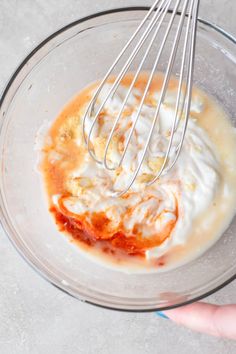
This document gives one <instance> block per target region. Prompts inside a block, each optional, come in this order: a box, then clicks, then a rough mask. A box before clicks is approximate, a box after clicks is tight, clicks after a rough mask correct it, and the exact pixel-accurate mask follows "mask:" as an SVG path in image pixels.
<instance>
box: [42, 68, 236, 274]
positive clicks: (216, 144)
mask: <svg viewBox="0 0 236 354" xmlns="http://www.w3.org/2000/svg"><path fill="white" fill-rule="evenodd" d="M131 79H132V75H128V76H127V77H126V78H125V80H124V81H123V82H122V85H121V86H120V87H119V89H118V90H117V92H116V94H115V95H114V96H113V97H112V98H111V99H109V100H108V101H107V102H106V104H105V106H104V108H103V110H102V111H101V113H100V115H99V117H98V122H97V124H96V125H95V127H94V129H93V133H92V135H91V146H92V147H93V151H94V153H95V155H96V157H97V158H98V159H102V158H103V157H104V152H105V148H106V142H107V138H108V134H109V133H110V131H111V128H112V126H113V124H114V120H115V118H116V117H117V114H118V112H119V110H120V107H121V105H122V102H123V100H124V98H125V96H126V93H127V90H128V87H129V84H130V81H131ZM146 80H147V77H146V75H145V74H143V75H141V76H140V78H139V80H138V82H137V84H136V86H135V89H134V90H133V91H132V93H131V95H130V97H129V100H128V102H127V104H126V106H125V107H124V110H123V112H122V115H121V119H120V121H119V124H118V125H117V128H116V130H115V132H114V136H113V138H112V140H111V144H110V145H109V149H108V151H107V163H108V166H110V167H114V168H115V169H114V170H107V169H104V167H103V166H102V165H99V164H97V163H96V162H95V161H94V160H93V159H92V158H91V156H90V155H89V153H88V152H87V149H86V147H85V143H84V139H83V134H82V118H83V115H84V112H85V109H86V107H87V104H88V102H89V99H90V97H91V95H92V93H93V92H94V89H95V87H96V84H95V85H91V87H89V88H87V89H85V90H84V91H83V92H82V93H80V94H79V95H78V97H76V98H75V99H74V101H72V102H71V103H70V104H69V105H68V106H67V107H66V108H65V109H64V111H63V112H62V113H61V114H60V116H59V117H58V119H57V120H56V121H55V122H54V124H53V125H52V127H51V129H50V132H49V135H48V137H47V142H46V143H45V146H44V150H43V151H44V157H43V164H42V170H43V173H44V177H45V181H46V186H47V191H48V195H49V201H50V210H51V211H52V212H53V213H54V215H55V218H56V221H57V224H58V225H59V227H60V229H61V230H62V231H66V232H67V233H68V234H69V235H71V236H72V238H73V239H74V240H76V241H77V242H78V244H79V246H80V248H81V249H83V250H84V251H85V252H86V253H89V254H90V255H92V257H93V258H94V257H95V258H96V259H99V260H100V261H104V262H105V263H106V264H108V263H109V264H110V265H113V266H117V265H119V266H121V265H123V266H124V267H129V268H130V269H132V267H133V269H140V268H143V269H149V270H150V269H155V270H159V269H167V268H170V267H175V266H177V265H179V264H182V263H185V262H187V261H189V260H191V259H193V258H195V257H197V256H198V255H199V254H201V253H202V252H204V251H205V250H206V249H207V248H208V247H210V245H212V243H213V242H215V241H216V240H217V239H218V237H219V236H220V235H221V234H222V232H223V231H224V230H225V229H226V227H227V226H228V224H229V223H230V221H231V219H232V217H233V215H234V213H235V210H236V192H235V190H236V169H235V166H236V157H235V154H233V153H232V152H233V151H234V152H235V151H236V134H235V130H234V128H233V127H232V126H231V125H230V123H229V121H228V119H227V118H226V117H225V115H224V113H223V112H222V110H221V109H220V108H219V107H218V106H217V105H216V103H215V102H214V101H212V99H210V98H209V97H208V96H206V94H204V93H203V92H202V91H200V90H199V89H197V88H194V90H193V95H192V102H191V109H190V119H189V123H188V129H187V133H186V136H185V141H184V145H183V148H182V151H181V154H180V156H179V159H178V161H177V163H176V164H175V165H174V167H173V168H172V169H171V170H170V171H169V173H167V174H166V175H164V176H162V177H161V178H160V179H158V180H157V181H156V182H155V183H154V184H152V185H150V186H147V185H146V184H147V183H148V182H150V181H151V180H153V178H155V176H156V175H157V173H158V171H160V168H161V166H162V164H163V161H164V156H165V152H166V150H167V147H168V143H169V139H170V133H171V127H172V124H173V120H174V116H175V103H176V93H177V85H178V82H177V81H176V79H172V80H171V83H170V85H169V87H168V91H167V94H166V97H165V101H164V103H163V104H162V105H161V108H160V113H159V116H158V120H157V124H156V126H155V130H154V134H153V137H152V140H151V144H150V146H149V149H148V151H147V155H146V157H145V159H144V163H143V165H142V168H141V170H140V172H139V174H138V177H137V179H136V181H135V183H134V184H133V185H132V187H131V189H130V190H129V191H128V192H127V193H126V194H124V195H123V196H121V197H118V198H117V197H113V195H112V193H111V191H112V190H116V191H122V190H124V189H125V188H126V186H127V185H128V183H129V181H130V179H131V177H132V175H133V173H134V171H135V169H136V167H137V165H138V163H139V161H140V159H141V156H142V152H143V148H144V146H145V142H146V141H147V136H148V133H149V131H150V128H151V124H152V122H153V117H154V115H155V110H156V106H157V104H158V100H159V97H160V90H161V85H162V76H161V75H157V76H156V77H155V79H154V81H153V83H152V85H151V87H150V90H149V92H148V95H147V98H146V100H145V102H144V105H143V108H142V110H141V114H140V118H139V120H138V121H137V124H136V126H135V129H134V134H133V135H132V138H131V141H130V144H129V148H128V149H127V154H126V155H125V158H124V160H123V162H122V164H121V166H120V167H117V166H118V163H119V161H120V158H121V156H122V153H123V152H124V149H125V146H126V142H127V139H128V136H129V133H130V129H131V127H132V125H133V123H134V121H135V118H136V113H137V110H138V107H139V103H140V98H141V96H142V92H143V89H144V87H145V83H146ZM110 87H111V83H107V84H106V85H105V87H104V89H103V91H102V93H101V95H100V96H99V100H98V102H97V104H96V106H95V108H94V112H96V111H97V109H98V107H99V103H101V102H102V100H103V98H104V97H105V95H106V93H107V92H108V90H109V89H110ZM93 114H94V113H93ZM183 118H184V117H181V118H180V121H179V125H178V129H177V131H176V133H175V135H174V140H173V148H172V149H171V151H170V155H169V159H168V164H170V163H171V162H172V161H173V159H174V157H175V151H176V148H177V147H178V144H179V142H180V140H181V134H182V130H183V125H184V119H183ZM92 121H93V116H92V118H91V119H90V120H88V121H87V122H88V124H86V133H87V134H88V132H89V128H90V126H91V123H92Z"/></svg>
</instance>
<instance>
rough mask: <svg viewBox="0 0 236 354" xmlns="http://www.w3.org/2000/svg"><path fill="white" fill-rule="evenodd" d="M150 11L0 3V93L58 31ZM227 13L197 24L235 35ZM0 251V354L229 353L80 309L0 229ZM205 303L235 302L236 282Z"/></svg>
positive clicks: (100, 2) (170, 331)
mask: <svg viewBox="0 0 236 354" xmlns="http://www.w3.org/2000/svg"><path fill="white" fill-rule="evenodd" d="M151 3H152V1H150V0H149V1H148V0H146V1H145V0H136V1H132V0H97V1H94V0H0V89H2V88H3V87H4V85H5V84H6V82H7V80H8V78H9V76H10V75H11V73H12V71H13V70H14V69H15V68H16V66H17V65H18V64H19V62H20V61H21V60H22V59H23V58H24V56H25V55H26V54H27V53H29V51H30V50H31V49H32V48H33V47H34V46H35V45H36V44H38V43H39V41H41V40H42V39H44V38H45V37H46V36H48V35H49V34H50V33H52V32H53V31H55V30H57V29H58V28H60V27H61V26H64V25H65V24H67V23H69V22H71V21H73V20H75V19H77V18H79V17H82V16H85V15H88V14H90V13H93V12H96V11H102V10H104V9H108V8H113V7H121V6H124V5H125V6H129V5H146V4H151ZM213 4H214V5H213ZM235 13H236V2H235V1H234V0H202V5H201V14H202V16H203V15H204V17H205V18H207V19H211V20H213V21H214V22H217V23H218V24H220V25H224V27H225V28H226V29H228V30H230V31H231V32H233V33H234V34H235V35H236V23H235V15H234V14H235ZM227 14H228V15H227ZM0 245H1V246H0V252H1V253H0V269H1V272H0V353H1V354H54V353H57V354H67V353H68V354H75V353H76V354H77V353H83V354H87V353H88V354H94V353H96V354H99V353H101V354H110V353H112V354H121V353H122V354H145V353H148V354H154V353H158V354H162V353H163V354H164V353H165V354H168V353H171V354H189V353H191V354H195V353H196V354H198V353H199V354H200V353H201V354H211V353H214V354H225V353H227V354H228V353H229V354H231V353H232V354H233V353H236V342H232V341H225V340H220V339H216V338H212V337H208V336H206V335H201V334H197V333H193V332H191V331H190V330H186V329H184V328H180V327H177V326H176V325H175V324H173V323H171V322H170V321H168V320H164V319H161V318H157V317H156V315H155V314H152V313H151V314H130V313H120V312H113V311H108V310H103V309H100V308H96V307H94V306H90V305H86V304H84V303H81V302H79V301H77V300H75V299H73V298H71V297H70V296H68V295H66V294H64V293H62V292H60V291H59V290H58V289H56V288H54V287H53V286H52V285H50V284H49V283H47V282H46V281H45V280H43V279H42V278H40V276H39V275H37V274H36V273H35V272H34V271H33V270H32V269H31V268H30V267H29V266H28V265H27V264H26V263H25V262H24V261H23V260H22V259H21V257H20V256H19V255H18V254H17V252H16V251H15V249H14V248H13V247H12V245H11V244H10V242H9V241H8V239H7V238H6V236H5V235H4V232H3V231H2V230H1V229H0ZM208 300H209V301H211V302H215V303H221V304H223V303H233V302H236V282H234V283H231V284H230V285H228V286H227V287H226V288H224V289H223V290H221V291H219V292H218V293H216V294H214V295H212V296H210V297H209V298H208Z"/></svg>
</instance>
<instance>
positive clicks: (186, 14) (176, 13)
mask: <svg viewBox="0 0 236 354" xmlns="http://www.w3.org/2000/svg"><path fill="white" fill-rule="evenodd" d="M199 1H200V0H157V1H155V2H154V4H153V5H152V7H151V8H150V10H149V11H148V13H147V15H146V16H145V18H144V19H143V20H142V21H141V23H140V25H139V26H138V28H137V29H136V31H135V32H134V34H133V35H132V37H131V38H130V40H129V41H128V42H127V44H126V45H125V47H124V48H123V49H122V50H121V52H120V53H119V55H118V56H117V58H116V60H115V61H114V63H113V64H112V66H111V67H110V69H109V70H108V72H107V73H106V75H105V77H104V78H103V80H102V81H101V83H100V84H99V86H98V87H97V89H96V90H95V93H94V94H93V97H92V99H91V101H90V103H89V105H88V107H87V109H86V112H85V114H84V118H83V134H84V139H85V143H86V146H87V149H88V152H89V154H90V155H91V157H92V158H93V159H94V160H95V161H96V162H97V163H99V164H102V165H103V167H104V168H105V169H107V170H113V169H115V168H117V167H119V166H122V162H123V160H124V158H125V156H126V154H127V151H128V149H129V144H130V141H131V139H132V136H133V134H134V129H135V126H136V123H137V121H138V119H140V114H141V111H142V108H143V105H144V102H145V99H146V97H147V95H148V91H149V88H150V85H151V83H152V80H153V78H154V75H155V73H156V72H157V70H159V64H160V58H161V56H162V55H163V53H164V51H165V50H166V46H167V41H168V39H169V37H170V35H173V31H174V39H172V40H171V47H170V53H169V56H168V59H167V61H166V68H165V70H164V75H163V83H162V87H161V90H160V97H159V100H158V102H157V105H156V107H155V114H154V116H153V121H152V124H151V128H150V131H149V134H148V137H147V141H146V143H145V144H144V148H143V150H142V154H141V159H139V162H138V165H137V167H136V169H135V171H134V172H133V175H132V176H131V178H130V180H129V181H128V183H127V186H126V188H125V189H124V190H122V191H120V190H119V191H114V193H113V194H114V196H122V195H123V194H125V193H126V192H127V191H128V190H129V189H130V188H131V186H132V185H133V183H134V181H135V180H136V178H137V176H138V174H139V172H140V169H141V167H142V164H143V162H144V159H145V157H146V154H147V151H148V148H149V145H150V141H151V139H152V136H153V132H154V129H155V126H156V124H157V121H158V117H159V112H160V108H161V105H162V104H163V103H164V100H165V96H166V92H167V89H168V84H169V81H170V78H171V76H173V68H174V66H176V65H178V68H179V69H178V87H177V94H176V102H175V114H174V120H173V124H172V127H171V130H170V137H169V141H168V147H167V149H166V151H165V155H164V159H163V163H162V166H161V168H160V169H159V170H158V172H157V173H156V176H154V178H153V179H152V180H151V181H149V182H147V183H146V185H151V184H153V183H154V182H155V181H157V179H159V178H160V177H161V176H162V175H164V174H166V173H168V171H170V169H172V167H173V166H174V165H175V163H176V161H177V159H178V157H179V155H180V152H181V149H182V146H183V142H184V137H185V133H186V129H187V123H188V118H189V114H190V106H191V96H192V83H193V69H194V57H195V43H196V31H197V17H198V8H199ZM160 34H161V37H160ZM157 38H161V39H160V40H158V43H157ZM145 44H146V46H147V48H145ZM157 44H158V48H157V50H156V49H155V48H154V45H155V46H157ZM130 48H131V49H130ZM153 49H154V50H156V54H155V60H154V63H153V66H152V69H151V70H150V71H149V76H148V79H147V82H146V84H145V89H144V91H143V95H142V97H141V100H140V103H139V106H138V109H137V112H136V116H135V119H134V121H133V124H132V127H131V128H130V131H129V134H128V138H127V140H126V143H125V147H124V150H123V153H122V155H121V158H120V161H119V164H118V165H117V166H112V167H111V166H109V164H108V160H107V154H108V150H109V147H110V144H111V142H112V139H113V136H114V134H115V132H116V128H117V125H118V123H119V120H120V119H121V116H122V112H123V111H124V109H125V107H126V104H127V101H128V99H129V97H130V94H131V93H132V91H133V89H134V87H135V83H136V81H137V79H138V77H139V74H140V72H141V70H142V69H143V67H144V65H145V62H146V60H147V58H148V55H149V54H150V51H151V50H153ZM129 50H130V51H131V53H130V54H129V55H128V52H129ZM144 50H145V51H144ZM178 51H180V57H181V60H180V61H179V62H180V63H177V59H176V58H177V52H178ZM178 53H179V52H178ZM139 56H140V59H139V64H138V67H137V70H136V72H135V73H134V76H133V78H132V82H131V84H130V87H129V88H128V90H127V94H126V95H125V98H124V100H123V103H122V105H121V107H120V109H119V112H118V114H117V116H116V118H115V120H114V123H113V126H112V129H111V131H110V132H109V134H108V137H107V141H106V147H105V151H104V156H103V159H99V158H98V157H97V156H96V155H95V152H94V149H93V145H92V143H91V137H92V133H93V131H94V128H95V125H96V123H97V121H98V118H99V115H100V113H101V112H102V110H103V108H104V105H105V104H106V102H107V101H108V100H109V98H112V97H114V94H115V93H116V91H117V89H118V88H119V86H120V85H121V81H122V79H123V78H124V76H125V75H126V74H127V73H128V71H129V69H130V67H131V65H132V64H133V63H134V60H138V58H139ZM122 60H124V64H123V62H122ZM120 63H121V64H122V68H121V70H120V72H119V73H118V75H116V78H115V80H114V82H113V83H112V85H111V87H110V88H109V90H108V93H107V94H106V96H105V98H104V97H103V99H102V102H101V103H99V105H96V103H97V102H98V98H99V94H100V93H101V91H102V89H103V87H104V85H105V84H106V83H107V82H108V80H109V77H110V76H111V75H112V73H113V72H114V69H115V68H116V67H117V65H118V64H120ZM162 71H163V70H162ZM95 105H96V106H98V108H97V109H96V111H95ZM92 116H93V120H92V123H90V125H89V131H87V126H86V125H87V124H88V120H89V118H90V119H91V117H92ZM180 117H182V122H183V124H181V129H182V130H181V134H180V139H179V141H178V144H177V146H175V147H173V148H174V149H175V154H174V159H172V160H171V163H169V155H170V152H171V149H172V145H173V140H174V135H175V133H176V131H177V129H178V126H179V121H180Z"/></svg>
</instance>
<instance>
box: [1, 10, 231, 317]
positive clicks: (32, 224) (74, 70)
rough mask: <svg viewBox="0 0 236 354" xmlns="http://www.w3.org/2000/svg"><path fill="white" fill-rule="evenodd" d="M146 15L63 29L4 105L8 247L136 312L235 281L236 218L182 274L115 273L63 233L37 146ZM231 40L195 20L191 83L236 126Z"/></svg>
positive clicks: (96, 299) (95, 297)
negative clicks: (48, 124)
mask: <svg viewBox="0 0 236 354" xmlns="http://www.w3.org/2000/svg"><path fill="white" fill-rule="evenodd" d="M146 11H147V9H146V8H129V9H119V10H113V11H108V12H103V13H99V14H96V15H93V16H90V17H87V18H84V19H81V20H78V21H76V22H74V23H72V24H70V25H68V26H66V27H65V28H63V29H61V30H59V31H58V32H56V33H55V34H53V35H52V36H50V37H49V38H47V39H46V40H45V41H44V42H43V43H41V44H40V45H39V46H38V47H37V48H36V49H35V50H33V52H32V53H31V54H30V55H29V56H28V57H27V58H26V59H25V60H24V62H23V63H22V64H21V65H20V67H19V68H18V69H17V71H16V72H15V73H14V75H13V77H12V78H11V80H10V82H9V84H8V85H7V87H6V89H5V91H4V93H3V96H2V99H1V108H0V117H1V121H0V126H1V136H0V159H1V176H0V203H1V222H2V224H3V227H4V229H5V231H6V233H7V234H8V236H9V238H10V240H11V241H12V242H13V244H14V245H15V246H16V248H17V250H18V251H19V252H20V254H21V255H23V257H24V258H25V259H26V260H27V261H28V262H29V263H30V264H31V265H33V267H34V268H35V269H36V270H38V272H40V273H41V274H42V275H43V276H44V277H45V278H46V279H48V280H49V281H50V282H51V283H53V284H54V285H56V286H57V287H58V288H60V289H62V290H64V291H66V292H68V293H69V294H71V295H73V296H75V297H76V298H78V299H81V300H83V301H87V302H90V303H93V304H97V305H100V306H104V307H108V308H113V309H120V310H130V311H148V310H156V309H166V308H170V307H173V306H179V305H184V304H187V303H189V302H192V301H195V300H197V299H200V298H203V297H204V296H207V295H209V294H210V293H212V292H213V291H216V290H217V289H219V288H221V287H222V286H224V285H226V284H227V283H228V282H230V281H231V280H232V279H233V278H234V276H235V274H236V218H234V220H233V222H232V223H231V225H230V227H229V228H228V230H227V231H226V232H225V233H224V235H223V236H222V237H221V239H220V240H219V241H218V242H217V243H216V244H215V245H214V246H213V247H212V248H211V249H209V250H208V251H207V252H206V253H205V254H204V255H202V256H201V257H200V258H198V259H196V260H195V261H192V262H190V263H189V264H186V265H184V266H182V267H180V268H178V269H175V270H171V271H168V272H165V273H159V274H140V275H137V274H136V275H135V274H133V275H129V274H125V273H122V272H119V271H113V270H109V269H107V268H104V267H102V266H100V265H98V264H96V263H93V262H92V261H90V260H88V259H87V258H86V257H83V256H81V255H80V253H79V252H78V250H77V248H76V247H74V246H72V245H71V244H70V242H68V239H67V238H66V237H64V236H63V235H61V234H60V233H59V232H58V231H57V228H56V226H55V224H54V220H53V219H52V217H51V215H50V214H49V212H48V206H47V201H46V197H45V193H44V191H43V187H42V183H41V176H40V175H39V174H38V173H37V172H36V169H35V166H36V164H37V152H36V151H35V150H34V144H35V135H36V132H37V131H38V129H39V128H40V127H41V126H42V124H43V123H44V122H45V121H52V120H53V119H55V117H56V116H57V114H58V113H59V112H60V111H61V109H62V107H63V105H65V103H67V102H68V100H70V99H71V97H73V96H74V95H75V94H76V93H77V92H78V91H80V89H82V88H83V87H84V86H86V85H87V84H88V83H90V82H91V81H94V80H97V79H99V78H101V77H103V75H104V74H105V72H106V70H107V68H108V66H109V65H110V63H111V62H112V61H113V60H114V58H115V57H116V55H117V53H118V52H119V50H120V49H121V48H122V47H123V45H124V43H125V42H126V41H127V39H128V38H129V37H130V36H131V34H132V33H133V31H134V29H135V28H136V27H137V25H138V23H139V22H140V19H141V18H143V17H144V15H145V13H146ZM235 43H236V42H235V39H234V38H232V37H231V36H230V35H228V34H227V33H225V32H224V31H223V30H221V29H219V28H217V27H216V26H213V25H211V24H210V23H207V22H204V21H202V20H199V28H198V42H197V54H196V65H195V83H196V84H197V85H198V86H200V87H201V88H203V89H204V90H205V91H206V92H208V93H210V94H212V95H213V96H214V97H215V98H216V100H217V101H218V102H219V103H220V104H221V105H222V106H223V107H224V109H225V110H226V111H227V113H228V115H229V116H230V117H231V118H232V122H233V124H234V125H235V124H236V119H235V112H236V109H235V102H236V46H235ZM152 55H154V53H153V54H152ZM150 60H151V58H150ZM164 62H165V60H164V61H163V63H164ZM163 63H161V66H160V67H159V70H161V69H162V64H163ZM148 68H149V63H147V65H146V69H148ZM232 153H235V152H232Z"/></svg>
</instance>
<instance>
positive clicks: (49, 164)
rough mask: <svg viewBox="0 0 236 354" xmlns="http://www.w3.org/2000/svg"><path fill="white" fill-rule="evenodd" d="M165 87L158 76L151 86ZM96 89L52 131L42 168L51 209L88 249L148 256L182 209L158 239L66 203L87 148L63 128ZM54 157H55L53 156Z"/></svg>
mask: <svg viewBox="0 0 236 354" xmlns="http://www.w3.org/2000/svg"><path fill="white" fill-rule="evenodd" d="M132 78H133V75H132V74H130V75H127V76H126V77H125V79H124V80H123V82H122V83H123V84H124V85H127V86H128V85H130V83H131V81H132ZM112 81H114V78H111V79H110V82H112ZM146 82H147V76H146V75H145V74H142V75H141V76H140V78H139V80H138V81H137V82H136V84H135V87H137V88H138V89H139V90H141V91H142V90H144V88H145V84H146ZM94 85H95V84H94ZM161 85H162V77H160V75H158V77H157V79H156V80H153V82H152V84H151V87H150V92H152V91H154V90H160V87H161ZM175 85H176V82H175V80H172V81H171V82H170V86H169V88H173V87H174V86H175ZM93 87H94V86H93V85H91V86H90V87H89V88H87V89H85V90H83V91H82V92H81V93H80V94H79V95H78V96H77V97H76V98H75V99H74V100H72V102H71V103H69V104H68V105H67V106H66V107H65V108H64V109H63V111H62V112H61V113H60V115H59V116H58V118H57V119H56V120H55V122H54V123H53V125H52V127H51V129H50V131H49V138H50V144H48V145H47V146H45V148H44V150H43V152H44V158H43V161H42V165H41V169H42V171H43V175H44V179H45V184H46V190H47V194H48V197H49V203H50V209H49V210H50V212H51V213H52V214H53V215H54V218H55V220H56V223H57V225H58V227H59V230H60V231H63V232H66V233H68V234H69V235H70V236H72V238H73V239H74V240H75V241H79V242H82V243H84V244H86V245H88V246H95V245H96V246H97V245H98V246H99V247H100V249H101V250H102V251H103V252H105V253H109V254H112V255H114V254H115V253H116V251H118V252H119V251H121V252H124V253H125V254H127V255H132V256H138V257H144V256H145V250H147V249H149V248H152V247H155V246H158V245H160V244H161V243H163V242H164V241H165V240H166V239H167V238H168V237H169V235H170V234H171V232H172V230H173V228H174V227H175V224H176V222H177V220H178V210H176V220H174V221H170V222H169V224H168V225H167V227H166V228H165V229H164V231H162V232H160V233H158V234H157V235H156V236H155V237H152V238H143V237H142V235H141V234H140V232H138V227H137V228H134V229H133V231H132V234H131V235H130V234H129V235H126V234H125V232H124V226H123V225H122V223H121V224H120V225H119V227H118V228H117V229H115V230H114V229H113V227H112V225H111V223H110V220H109V219H108V218H107V216H106V214H105V213H93V214H92V215H88V213H85V214H83V215H78V214H73V213H71V212H69V211H68V210H67V209H66V208H65V207H64V204H63V200H64V198H65V197H68V196H69V197H70V196H72V195H71V194H70V192H69V191H68V189H67V186H66V181H67V177H68V175H69V174H70V173H71V172H72V171H73V170H75V169H76V168H78V167H79V165H80V164H81V163H82V162H83V156H84V153H85V150H84V149H85V148H82V147H79V146H78V145H77V144H76V141H75V139H74V137H73V134H74V131H73V129H72V130H71V131H70V130H69V131H66V133H65V131H63V129H62V128H63V125H64V124H65V123H66V122H67V121H68V120H69V119H71V117H79V114H80V110H81V108H82V107H83V106H84V105H85V104H86V102H88V101H89V98H90V95H91V94H90V92H91V90H92V89H93ZM147 99H148V97H147ZM78 119H79V118H78ZM62 131H63V133H62ZM55 154H56V155H55ZM54 155H55V157H53V156H54ZM57 157H58V158H57ZM53 195H61V197H60V199H59V202H58V203H59V209H58V208H57V207H55V206H54V204H53V202H52V197H53ZM124 198H125V196H124ZM128 211H129V210H127V213H128ZM88 217H90V222H88ZM159 263H160V264H159ZM159 263H158V265H160V266H162V265H164V260H162V261H160V262H159Z"/></svg>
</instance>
